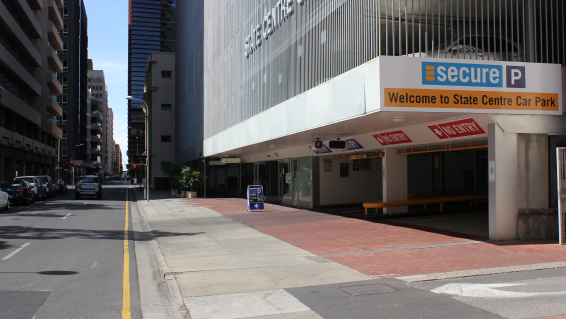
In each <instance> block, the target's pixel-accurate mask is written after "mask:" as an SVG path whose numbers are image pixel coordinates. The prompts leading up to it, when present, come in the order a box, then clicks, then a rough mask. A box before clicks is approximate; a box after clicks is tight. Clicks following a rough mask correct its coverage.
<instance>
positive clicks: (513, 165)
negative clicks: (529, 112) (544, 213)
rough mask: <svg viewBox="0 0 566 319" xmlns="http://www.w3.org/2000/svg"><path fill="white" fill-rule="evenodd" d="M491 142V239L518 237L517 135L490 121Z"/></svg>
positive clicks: (489, 139)
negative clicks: (504, 130)
mask: <svg viewBox="0 0 566 319" xmlns="http://www.w3.org/2000/svg"><path fill="white" fill-rule="evenodd" d="M488 143H489V145H488V161H489V163H488V170H490V169H491V167H492V166H493V168H494V173H493V177H492V178H491V179H493V181H492V180H490V181H489V182H488V183H489V239H491V240H512V239H517V207H518V206H517V202H518V192H517V180H518V178H517V134H516V133H505V132H503V131H502V130H501V128H500V127H499V126H498V125H497V124H489V125H488ZM488 174H490V173H489V172H488ZM490 176H492V175H490Z"/></svg>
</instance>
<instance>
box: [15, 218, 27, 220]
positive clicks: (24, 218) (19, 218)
mask: <svg viewBox="0 0 566 319" xmlns="http://www.w3.org/2000/svg"><path fill="white" fill-rule="evenodd" d="M22 219H25V218H12V220H22Z"/></svg>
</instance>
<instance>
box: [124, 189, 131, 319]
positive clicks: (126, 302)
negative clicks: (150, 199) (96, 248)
mask: <svg viewBox="0 0 566 319" xmlns="http://www.w3.org/2000/svg"><path fill="white" fill-rule="evenodd" d="M127 196H128V192H127V191H126V223H125V224H126V225H125V226H124V278H123V283H122V287H123V291H122V318H124V319H126V318H127V319H130V318H132V312H131V310H130V250H129V249H128V226H129V225H128V206H129V202H128V197H127Z"/></svg>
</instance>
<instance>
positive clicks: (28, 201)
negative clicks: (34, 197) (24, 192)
mask: <svg viewBox="0 0 566 319" xmlns="http://www.w3.org/2000/svg"><path fill="white" fill-rule="evenodd" d="M30 203H31V200H30V199H29V196H28V197H27V198H26V206H28V205H29V204H30Z"/></svg>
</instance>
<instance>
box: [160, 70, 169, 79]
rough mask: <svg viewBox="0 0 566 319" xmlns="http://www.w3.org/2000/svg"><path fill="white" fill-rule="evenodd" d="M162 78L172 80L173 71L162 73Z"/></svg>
mask: <svg viewBox="0 0 566 319" xmlns="http://www.w3.org/2000/svg"><path fill="white" fill-rule="evenodd" d="M161 77H162V78H168V79H170V78H171V71H161Z"/></svg>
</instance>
